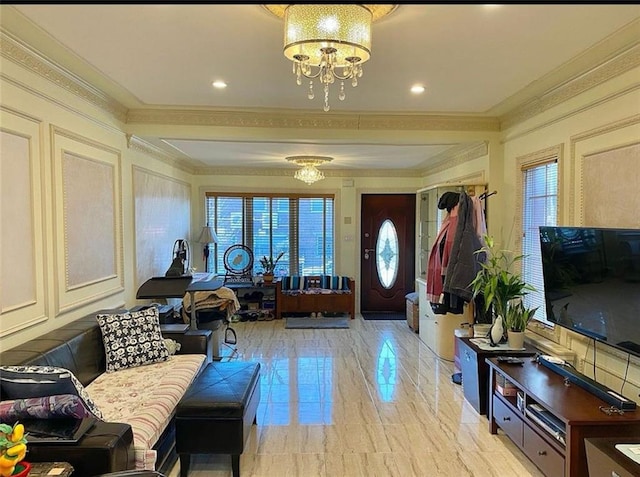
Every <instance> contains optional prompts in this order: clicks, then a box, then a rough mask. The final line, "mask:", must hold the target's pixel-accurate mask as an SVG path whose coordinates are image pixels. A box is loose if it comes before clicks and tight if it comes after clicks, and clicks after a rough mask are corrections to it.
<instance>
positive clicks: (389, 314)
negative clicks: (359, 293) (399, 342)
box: [361, 311, 407, 320]
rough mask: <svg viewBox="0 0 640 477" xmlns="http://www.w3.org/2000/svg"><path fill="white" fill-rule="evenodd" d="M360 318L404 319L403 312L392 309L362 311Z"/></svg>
mask: <svg viewBox="0 0 640 477" xmlns="http://www.w3.org/2000/svg"><path fill="white" fill-rule="evenodd" d="M361 314H362V318H364V319H365V320H406V319H407V315H405V314H404V312H393V311H363V312H361Z"/></svg>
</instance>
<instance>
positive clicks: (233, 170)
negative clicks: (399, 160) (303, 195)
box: [194, 167, 418, 178]
mask: <svg viewBox="0 0 640 477" xmlns="http://www.w3.org/2000/svg"><path fill="white" fill-rule="evenodd" d="M296 170H297V169H283V168H279V169H276V168H271V169H266V168H265V169H257V168H248V167H247V168H239V167H196V168H195V170H194V174H195V175H215V176H238V175H241V176H260V177H293V175H294V174H295V172H296ZM322 172H323V173H324V175H325V177H327V178H329V177H400V178H402V177H411V178H415V177H416V174H417V172H418V171H416V170H415V169H413V170H409V169H324V168H323V169H322Z"/></svg>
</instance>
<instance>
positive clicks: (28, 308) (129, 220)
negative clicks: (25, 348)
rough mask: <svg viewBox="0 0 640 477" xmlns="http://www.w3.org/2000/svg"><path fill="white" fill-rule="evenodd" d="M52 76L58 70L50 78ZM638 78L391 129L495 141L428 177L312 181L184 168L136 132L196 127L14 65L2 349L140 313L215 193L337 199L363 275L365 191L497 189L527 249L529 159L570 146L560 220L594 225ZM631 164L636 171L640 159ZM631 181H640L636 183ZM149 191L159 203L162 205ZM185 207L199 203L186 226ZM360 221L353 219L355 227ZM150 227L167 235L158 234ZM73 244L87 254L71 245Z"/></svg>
mask: <svg viewBox="0 0 640 477" xmlns="http://www.w3.org/2000/svg"><path fill="white" fill-rule="evenodd" d="M47 68H49V70H48V71H47ZM43 71H47V73H48V74H42V73H43ZM639 77H640V69H639V68H636V69H634V70H631V71H628V72H626V73H624V74H620V75H618V76H615V77H613V79H611V80H609V81H607V82H606V83H604V84H601V85H598V86H594V87H592V88H590V89H588V90H587V91H586V92H584V93H582V94H579V95H577V96H571V97H569V99H567V100H566V101H565V102H563V103H562V104H560V105H556V106H554V107H550V108H548V109H546V110H541V112H540V113H538V114H536V115H534V116H533V117H530V118H529V119H526V120H521V121H520V122H517V123H516V124H515V125H510V126H509V127H508V128H505V129H504V130H503V131H502V132H495V131H489V132H478V131H474V132H466V133H465V132H451V131H438V132H437V138H436V137H435V136H436V133H434V132H433V131H407V132H397V131H385V132H384V133H385V134H396V133H397V134H396V135H397V136H398V137H401V136H407V137H410V138H413V139H415V138H417V137H419V136H421V135H422V136H429V137H430V138H431V139H432V140H433V141H438V140H440V141H445V142H447V141H448V142H450V143H455V142H459V141H469V142H471V141H484V144H485V145H486V151H485V153H483V154H480V155H475V156H473V157H467V158H466V159H465V157H464V155H462V156H461V157H460V158H458V159H455V160H452V161H451V162H450V163H449V162H448V163H446V164H441V165H440V166H439V167H437V168H435V169H434V170H432V171H429V172H426V173H424V174H423V175H422V177H401V176H398V177H387V176H384V177H376V176H374V175H371V174H362V173H360V174H358V175H355V176H354V177H348V176H339V177H337V176H336V177H332V176H329V177H328V178H327V179H326V180H324V181H322V182H320V183H317V184H314V185H312V186H306V185H303V184H301V183H299V182H298V181H296V180H294V179H293V178H292V177H290V176H277V175H276V176H274V175H271V174H269V175H256V174H251V175H230V174H225V175H217V174H216V175H193V174H191V173H189V172H185V170H184V168H182V167H180V165H179V164H178V163H176V162H175V161H172V159H171V158H168V157H166V156H165V155H163V154H162V153H161V152H159V151H157V150H154V149H153V148H151V147H148V145H145V144H143V143H141V142H138V141H137V140H136V139H135V138H131V137H130V136H129V135H130V134H139V135H141V134H143V133H144V132H145V130H147V129H148V130H149V131H151V130H153V131H154V132H157V131H158V128H159V127H161V128H164V130H165V131H171V130H174V132H175V133H176V134H178V133H179V134H181V135H186V136H187V137H188V136H189V133H188V131H189V129H196V128H191V127H189V126H176V127H171V126H167V125H164V126H149V125H135V124H131V125H125V124H124V120H125V119H124V118H125V116H126V111H122V110H120V109H118V105H117V104H116V105H113V104H111V102H110V101H109V99H108V98H104V97H102V96H101V95H100V93H99V92H97V91H92V90H91V88H90V87H88V85H86V86H87V89H86V91H89V92H91V94H84V95H83V94H78V93H77V92H75V93H74V92H73V91H74V88H73V87H72V86H74V84H73V83H72V82H71V81H67V80H66V79H65V77H64V75H60V73H59V72H58V71H57V70H56V69H55V68H54V67H52V66H51V65H50V64H47V63H42V64H40V65H39V68H38V69H37V70H36V69H34V68H31V67H25V66H23V65H21V64H18V63H16V62H14V61H9V60H5V59H3V62H2V76H1V77H0V88H1V90H2V97H1V99H0V127H1V132H2V134H3V138H5V139H6V141H3V145H2V148H1V149H0V152H1V157H0V166H1V169H0V172H1V173H2V178H1V180H0V200H2V228H1V229H0V250H1V252H0V260H1V262H0V271H1V273H2V275H1V279H2V282H1V284H0V285H1V286H2V292H1V293H0V299H1V300H2V301H1V302H0V307H1V312H2V313H1V315H0V348H2V349H7V348H10V347H12V346H15V345H17V344H19V343H21V342H23V341H25V340H28V339H30V338H32V337H35V336H38V335H41V334H44V333H46V332H47V331H50V330H52V329H55V328H57V327H59V326H61V325H62V324H65V323H67V322H69V321H72V320H73V319H75V318H77V317H79V316H82V315H84V314H86V313H88V312H91V311H95V310H96V309H100V308H109V307H117V306H133V305H134V304H136V303H137V301H136V299H135V293H136V290H137V287H138V285H139V284H140V283H141V282H142V281H144V279H146V278H148V277H147V275H149V274H151V275H159V274H163V273H164V271H165V270H166V268H167V267H168V265H169V263H170V249H171V247H172V245H173V242H174V240H175V239H177V238H188V239H191V237H193V236H195V235H196V234H197V233H198V231H199V230H200V228H201V226H202V225H203V221H204V210H203V203H204V194H205V193H206V192H207V191H209V190H216V191H224V190H229V191H231V190H233V191H265V192H270V191H273V190H274V189H277V190H279V191H291V192H299V191H305V192H306V191H309V190H314V191H319V192H330V193H335V194H336V199H337V200H336V212H337V213H336V237H337V242H336V255H337V260H336V263H337V270H336V271H337V272H338V273H340V274H345V275H353V276H355V277H356V279H359V276H358V275H359V262H360V261H359V257H360V238H359V234H360V230H359V215H360V199H361V196H362V194H365V193H406V192H411V193H413V192H416V191H417V190H418V189H421V188H424V187H427V186H429V185H432V184H439V183H446V182H458V181H472V182H476V181H478V180H481V181H483V182H487V183H488V187H489V189H490V190H496V191H497V192H498V194H497V195H495V196H492V197H491V198H490V199H489V200H490V203H489V204H488V209H489V215H488V218H487V222H488V226H489V232H490V233H491V234H492V235H494V236H496V237H498V238H499V239H500V241H501V242H503V243H505V244H507V245H509V246H515V245H517V242H516V239H517V234H514V233H513V232H514V231H513V227H512V224H513V223H514V219H515V218H516V217H517V215H518V214H519V210H517V207H516V204H517V200H516V197H517V193H518V191H517V187H516V185H517V180H516V179H517V175H518V168H517V163H518V158H521V157H523V156H526V155H529V154H535V153H537V152H539V151H542V150H545V149H547V148H550V147H558V146H561V151H562V157H561V163H560V181H561V187H560V193H561V197H560V204H561V210H560V222H561V223H563V224H576V225H582V220H583V217H584V210H583V203H584V201H583V200H582V199H583V198H584V194H587V193H590V192H592V191H585V190H584V188H583V187H584V186H583V174H582V167H583V164H584V158H585V157H592V156H593V155H596V154H601V153H603V152H606V151H609V150H615V149H617V148H621V147H625V146H629V145H633V144H637V143H638V138H640V129H639V126H638V124H639V123H638V113H639V105H640V91H639V88H638V78H639ZM210 129H211V128H210ZM212 131H214V132H213V133H212V134H215V135H217V136H219V137H226V138H229V137H235V136H236V135H237V136H243V135H244V134H245V133H244V132H243V131H242V130H240V129H238V128H224V127H219V128H213V129H212ZM321 133H322V134H325V135H327V136H328V137H344V138H358V139H363V138H364V139H366V138H370V137H372V136H375V135H378V134H380V131H349V130H346V131H321ZM194 134H195V133H194ZM263 134H264V136H265V137H269V135H271V134H275V135H276V137H278V136H277V135H278V134H282V131H274V130H269V129H265V130H264V131H263ZM300 134H303V135H305V134H307V132H305V131H301V132H300ZM318 134H319V133H318ZM25 145H26V146H25ZM635 150H637V149H635ZM636 159H637V158H636ZM630 163H631V164H633V158H632V159H631V162H630ZM65 164H67V168H66V169H65V167H64V165H65ZM73 164H77V165H78V166H79V167H78V168H77V170H74V171H73V172H74V173H79V174H80V176H77V175H75V176H74V175H73V174H72V173H71V171H69V167H70V165H73ZM636 172H637V171H636ZM136 176H137V177H138V178H137V179H136ZM9 177H10V178H9ZM627 177H628V180H629V181H631V180H632V177H633V176H632V174H629V175H628V176H627ZM622 178H623V179H624V178H625V176H622ZM351 180H352V181H353V182H351ZM74 181H75V182H76V183H77V182H83V181H89V183H91V181H93V182H94V183H95V184H96V193H99V194H100V196H101V197H102V199H101V202H100V203H98V202H97V201H96V200H95V198H94V197H93V194H92V193H91V192H90V188H89V189H87V187H79V188H78V189H75V188H73V183H74ZM141 184H146V185H141ZM162 184H168V185H169V186H170V187H168V188H167V190H168V192H167V193H166V194H164V193H163V192H162V191H163V190H165V187H163V186H162ZM619 185H620V184H616V185H615V186H616V187H617V186H619ZM634 185H635V184H626V186H627V187H633V186H634ZM83 186H86V184H83ZM149 194H150V195H151V196H152V197H155V199H153V198H152V199H150V200H149V198H148V195H149ZM185 196H186V197H187V199H185ZM142 197H144V198H145V200H146V202H144V204H143V205H138V202H137V199H138V198H142ZM167 200H168V201H169V203H170V204H172V206H171V207H168V208H167V207H165V209H168V210H167V212H166V213H167V216H166V218H165V219H166V220H165V221H162V222H158V221H156V216H157V215H156V214H157V212H156V211H157V210H158V204H157V203H158V202H164V201H167ZM65 201H66V202H65ZM186 201H188V202H190V204H189V207H190V216H189V218H188V219H187V220H185V218H184V210H186V209H185V202H186ZM105 202H106V203H107V204H108V206H109V207H108V210H109V216H108V217H106V219H108V220H105V217H103V218H102V221H103V222H107V221H108V224H106V223H96V222H95V221H92V220H91V218H92V217H91V215H92V214H91V211H92V210H93V211H99V212H100V213H104V210H103V209H102V207H101V206H102V205H103V204H104V203H105ZM7 204H17V205H16V206H15V207H10V206H8V205H7ZM67 207H70V209H68V208H67ZM82 207H84V208H85V210H86V211H87V214H86V215H87V217H86V220H83V218H82V214H79V213H77V211H78V210H83V209H82ZM74 211H75V212H74ZM637 217H638V215H637V214H636V215H635V218H636V222H635V223H633V222H631V223H630V224H629V226H631V227H639V226H640V224H638V223H637ZM347 218H350V219H351V221H350V222H351V223H345V219H347ZM347 222H348V220H347ZM598 225H607V224H606V223H602V224H598ZM149 228H152V229H153V228H158V229H161V230H158V235H157V237H156V238H153V234H152V233H151V232H150V230H149ZM96 229H98V230H99V232H101V233H102V235H101V236H100V239H99V241H98V242H99V243H100V244H101V247H102V248H104V249H106V250H107V251H108V258H107V259H104V258H103V257H101V259H100V260H102V261H101V263H100V265H101V266H100V267H96V268H95V269H94V268H92V267H91V266H90V264H91V261H90V260H91V257H92V256H93V254H95V248H94V247H93V245H94V244H95V242H94V241H93V240H92V236H93V234H94V233H95V231H96ZM139 233H140V234H142V235H144V236H145V237H150V238H149V240H144V241H143V242H141V241H140V240H138V238H139ZM70 243H73V248H74V250H69V244H70ZM191 245H192V251H193V252H194V253H192V256H193V258H194V259H197V257H199V253H198V250H199V248H198V244H194V243H193V242H192V243H191ZM71 253H73V254H81V255H82V256H86V257H89V258H88V259H85V260H84V261H80V262H78V261H77V260H76V261H73V260H69V254H71ZM74 258H75V255H74ZM87 263H88V264H89V265H87ZM70 267H71V268H70ZM98 268H99V269H98ZM358 282H359V280H358ZM358 292H359V290H358ZM358 301H359V300H358ZM536 331H537V332H538V333H539V334H541V335H544V336H545V337H546V338H548V339H550V340H552V341H553V342H554V343H555V344H557V345H558V346H559V347H561V348H562V349H565V350H568V352H569V353H573V355H574V356H575V357H576V363H577V365H578V366H579V368H580V369H583V370H584V371H585V372H586V373H587V374H588V373H589V370H590V369H591V366H590V365H591V364H592V363H590V362H589V359H590V357H588V356H586V354H587V353H586V342H585V341H584V340H582V339H581V338H580V337H579V336H577V335H574V334H572V333H570V332H566V331H560V330H556V331H553V332H550V331H545V330H536ZM598 349H599V351H601V352H599V355H598V356H599V357H598V363H597V364H598V366H599V369H598V376H597V377H598V380H599V381H604V382H606V383H607V384H609V385H610V386H612V387H613V388H614V389H620V386H621V379H622V377H623V376H624V371H625V365H626V362H625V360H626V356H623V355H622V354H621V353H617V352H607V350H605V349H602V350H601V348H600V347H599V348H598ZM585 358H586V359H585ZM627 380H628V383H627V384H626V386H625V388H624V391H625V394H627V395H629V396H633V395H634V394H637V392H638V386H639V385H640V366H639V364H638V360H637V359H636V358H632V359H631V368H630V370H629V373H628V375H627Z"/></svg>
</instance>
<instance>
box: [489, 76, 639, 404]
mask: <svg viewBox="0 0 640 477" xmlns="http://www.w3.org/2000/svg"><path fill="white" fill-rule="evenodd" d="M639 80H640V67H639V68H635V69H634V70H632V71H629V72H627V73H625V74H623V75H620V76H617V77H615V78H614V79H612V80H610V81H608V82H607V83H604V84H601V85H599V86H596V87H593V88H591V89H590V90H588V91H587V92H585V93H582V94H580V95H578V96H576V97H574V98H572V99H571V100H569V101H566V102H565V103H563V104H561V105H559V106H556V107H553V108H551V109H549V110H547V111H545V112H543V113H541V114H538V115H536V116H534V117H532V118H531V119H529V120H526V121H524V122H521V123H519V124H517V125H516V126H513V127H511V128H509V129H506V130H505V131H504V132H503V145H504V152H503V155H504V162H503V168H502V176H503V178H504V180H503V182H502V184H500V183H499V182H498V181H496V182H494V181H493V177H494V175H493V174H492V175H491V180H490V181H489V182H490V188H491V189H492V190H493V189H494V188H496V189H497V190H498V195H497V196H494V197H491V198H490V200H492V202H490V204H489V205H490V206H491V208H492V209H494V210H495V209H496V208H498V207H499V208H500V209H501V215H502V217H501V221H500V223H501V224H502V226H498V227H496V223H495V222H494V221H491V220H488V223H489V233H490V234H492V235H494V236H495V237H496V238H498V239H499V240H500V241H501V243H503V244H505V245H506V248H509V249H512V250H518V249H519V248H520V246H521V243H520V239H521V237H520V236H519V234H518V233H517V230H514V229H513V227H512V225H511V224H514V223H515V224H517V223H518V222H519V214H520V213H521V210H519V208H518V205H517V204H519V200H518V194H519V190H518V187H516V184H517V177H518V175H519V174H520V169H519V167H518V159H519V158H521V157H524V156H527V155H531V154H536V153H539V152H541V151H544V150H546V149H548V148H558V149H559V150H560V151H561V157H560V160H559V175H560V177H559V181H560V187H559V207H560V210H559V224H560V225H577V226H581V225H585V226H602V227H607V226H609V227H621V226H624V227H629V228H640V214H638V209H637V207H633V205H632V204H633V203H634V201H636V202H637V200H638V199H637V189H638V177H639V176H638V174H639V171H640V157H639V156H638V147H630V146H631V145H636V146H637V145H638V144H640V114H639V113H640V89H639V88H638V86H639V85H640V83H639ZM627 148H628V149H627ZM621 149H625V152H626V154H625V158H624V164H627V165H628V169H626V170H622V171H621V170H611V171H610V177H615V181H613V180H610V179H609V180H607V177H603V178H602V179H603V180H602V181H600V182H599V183H598V185H599V186H600V187H599V188H594V187H592V188H586V187H585V186H584V181H585V174H584V172H585V171H584V165H585V158H588V157H592V156H594V155H598V154H600V155H602V156H603V157H606V154H603V153H606V152H607V151H617V150H621ZM609 168H611V166H609ZM606 169H607V166H604V168H603V170H606ZM494 186H495V187H494ZM612 194H615V195H616V197H617V199H618V209H617V210H615V211H612V213H611V214H610V215H609V216H604V217H602V220H601V221H600V222H599V223H587V222H585V220H584V217H585V213H584V212H585V211H584V204H585V202H588V201H585V198H586V196H587V195H589V197H590V200H593V198H594V197H603V198H605V197H606V198H607V200H609V198H610V197H611V195H612ZM588 216H589V215H588V214H587V217H588ZM530 328H531V331H533V332H535V333H536V335H540V336H543V337H545V338H547V339H550V340H551V341H552V342H553V343H555V344H557V345H559V347H556V348H554V350H555V351H562V350H563V349H564V351H566V352H568V353H569V355H570V356H571V355H573V358H574V360H575V365H576V366H577V367H578V369H579V370H581V371H582V372H584V373H585V374H587V375H588V376H591V377H593V349H592V348H591V350H588V349H587V346H589V341H590V340H587V339H585V338H583V337H581V336H579V335H577V334H575V333H573V332H570V331H567V330H565V329H563V328H560V327H556V329H555V330H553V331H551V330H547V329H544V328H541V327H537V326H532V327H530ZM531 331H530V332H529V333H530V334H531ZM530 338H531V339H534V340H538V339H539V338H538V337H537V336H535V335H532V336H530ZM591 346H592V345H591ZM627 356H628V355H627V354H626V353H622V352H618V351H616V350H614V349H613V348H611V347H608V346H605V345H598V347H597V354H596V368H597V371H596V374H597V376H596V377H597V380H598V381H599V382H602V383H604V384H606V385H608V386H610V387H611V388H612V389H614V390H618V391H620V390H621V388H622V385H623V379H624V376H625V372H626V366H627ZM626 374H627V376H626V377H627V382H626V383H625V385H624V390H623V391H624V394H625V395H626V396H628V397H630V398H632V399H635V400H637V396H638V392H640V359H638V358H635V357H631V358H630V367H629V371H628V373H626Z"/></svg>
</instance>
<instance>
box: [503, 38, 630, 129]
mask: <svg viewBox="0 0 640 477" xmlns="http://www.w3.org/2000/svg"><path fill="white" fill-rule="evenodd" d="M636 36H637V33H636ZM638 66H640V40H636V42H635V43H634V44H633V45H631V46H629V47H628V48H627V49H625V50H624V51H622V52H620V53H619V54H617V55H616V56H615V57H614V58H607V59H606V60H605V61H604V62H602V63H598V64H597V65H596V66H594V67H592V68H591V69H590V70H589V71H587V72H584V71H583V72H581V73H580V74H578V75H576V76H575V77H573V78H571V79H569V80H567V81H565V82H564V83H562V84H559V85H557V84H556V85H555V86H553V87H550V88H549V89H547V90H546V91H545V92H543V93H540V94H539V95H537V96H536V97H535V98H534V99H532V100H529V101H527V102H525V103H522V104H520V105H519V106H516V107H515V108H513V109H511V110H510V111H509V112H507V113H506V114H504V115H503V116H501V117H500V128H501V129H502V130H504V129H508V128H510V127H512V126H515V125H517V124H519V123H522V122H524V121H526V120H528V119H531V118H532V117H534V116H536V115H538V114H541V113H543V112H545V111H547V110H549V109H551V108H553V107H555V106H558V105H560V104H562V103H563V102H565V101H568V100H569V99H571V98H573V97H575V96H577V95H579V94H581V93H584V92H586V91H588V90H590V89H591V88H594V87H596V86H598V85H600V84H603V83H605V82H606V81H609V80H611V79H613V78H615V77H617V76H619V75H621V74H624V73H626V72H627V71H630V70H632V69H633V68H636V67H638Z"/></svg>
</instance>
